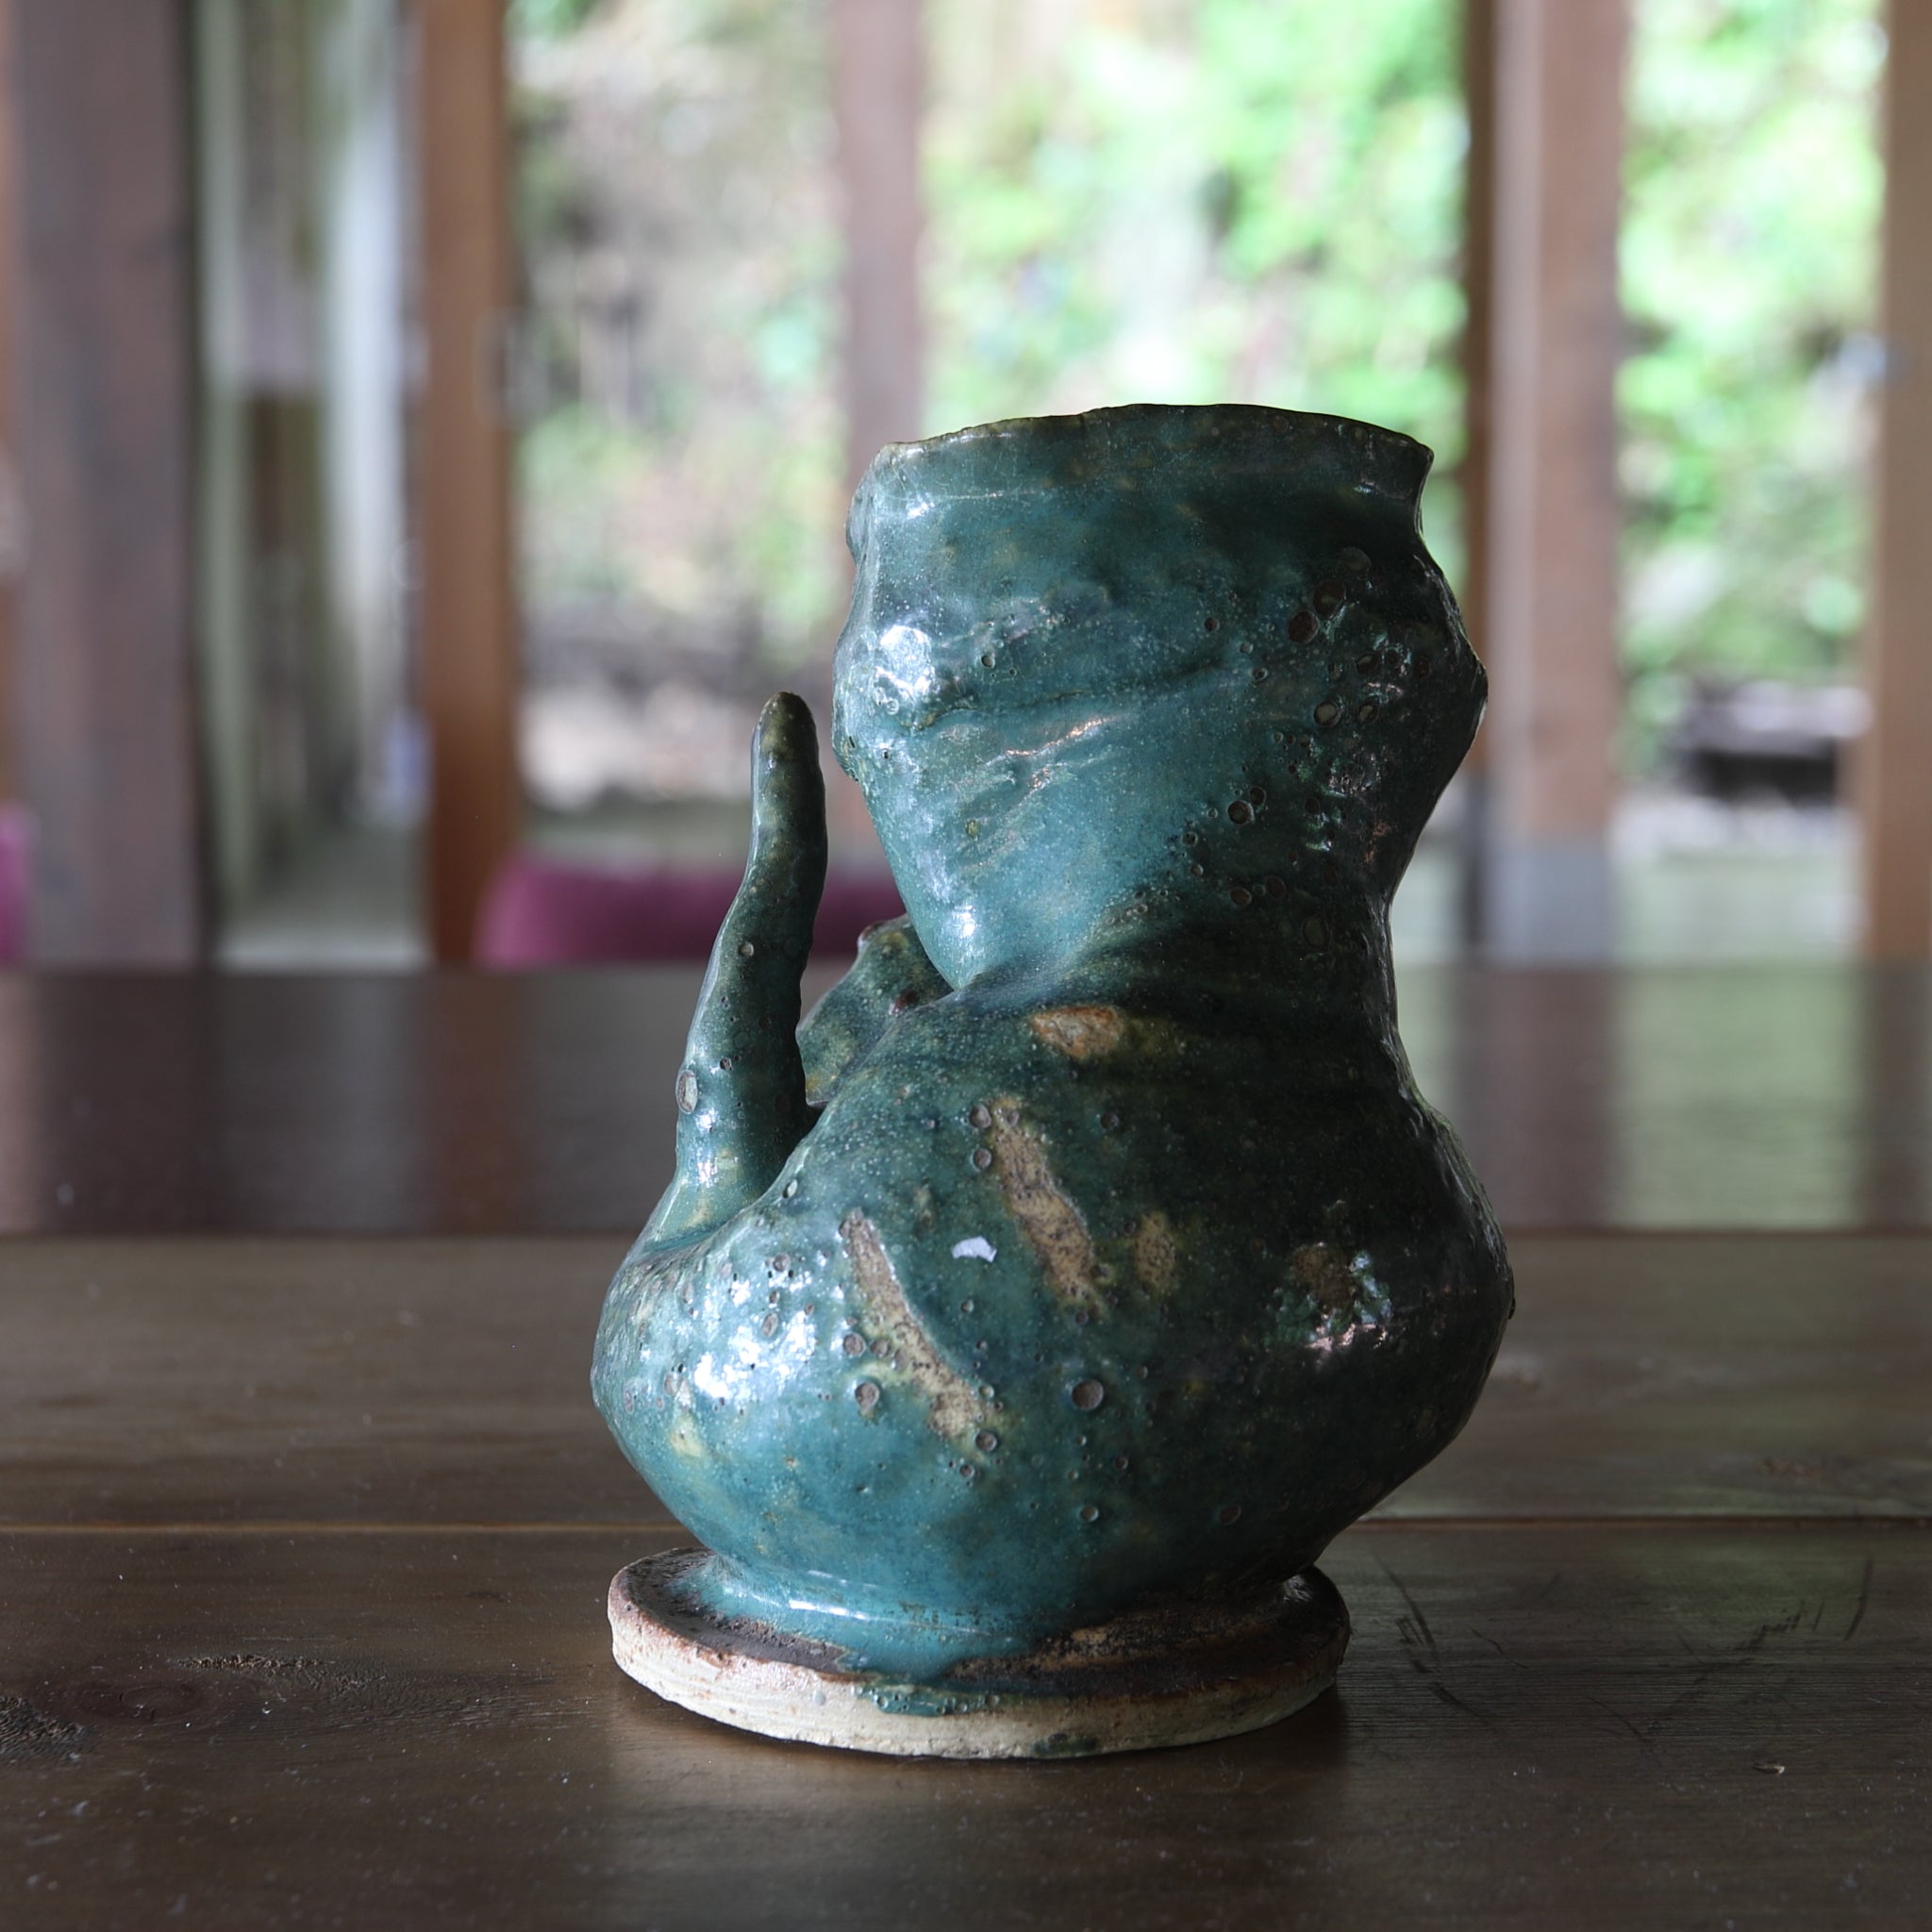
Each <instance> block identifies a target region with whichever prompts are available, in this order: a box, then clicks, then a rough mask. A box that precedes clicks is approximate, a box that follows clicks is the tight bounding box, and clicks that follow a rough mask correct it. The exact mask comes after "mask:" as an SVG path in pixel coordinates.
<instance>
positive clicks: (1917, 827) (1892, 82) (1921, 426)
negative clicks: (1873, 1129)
mask: <svg viewBox="0 0 1932 1932" xmlns="http://www.w3.org/2000/svg"><path fill="white" fill-rule="evenodd" d="M1886 24H1887V26H1888V28H1889V30H1890V51H1889V54H1888V58H1887V62H1886V76H1885V166H1886V191H1885V221H1884V227H1883V237H1884V242H1883V248H1884V288H1883V293H1882V295H1881V297H1880V323H1879V326H1880V329H1881V331H1882V333H1883V336H1884V340H1885V345H1886V381H1885V384H1884V387H1883V390H1882V391H1881V396H1880V404H1879V411H1878V464H1877V486H1878V487H1877V504H1876V512H1877V514H1876V532H1875V537H1876V541H1875V544H1874V557H1873V574H1872V582H1873V596H1872V620H1871V626H1870V629H1869V631H1868V634H1867V637H1866V641H1865V679H1866V684H1867V687H1868V689H1869V690H1870V691H1871V694H1872V725H1871V729H1870V731H1869V732H1868V733H1867V735H1866V738H1865V740H1864V742H1863V744H1862V745H1861V747H1860V749H1859V756H1858V760H1857V767H1858V773H1857V776H1858V786H1857V789H1858V805H1859V809H1860V814H1861V818H1862V824H1863V833H1864V883H1865V950H1866V951H1867V953H1869V954H1870V955H1871V956H1872V957H1873V958H1878V959H1924V958H1927V957H1928V955H1932V543H1928V542H1927V541H1926V533H1925V518H1926V508H1927V506H1928V505H1932V247H1928V245H1927V236H1928V227H1927V222H1926V218H1925V209H1926V207H1927V205H1928V198H1932V8H1927V7H1925V6H1924V4H1923V0H1891V5H1890V8H1888V17H1887V23H1886Z"/></svg>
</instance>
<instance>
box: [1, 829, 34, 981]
mask: <svg viewBox="0 0 1932 1932" xmlns="http://www.w3.org/2000/svg"><path fill="white" fill-rule="evenodd" d="M27 864H28V858H27V828H26V813H25V812H24V811H23V810H22V809H21V808H20V807H19V806H17V805H0V966H12V965H16V964H18V962H19V961H20V960H22V959H24V958H26V895H27Z"/></svg>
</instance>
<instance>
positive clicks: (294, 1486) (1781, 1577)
mask: <svg viewBox="0 0 1932 1932" xmlns="http://www.w3.org/2000/svg"><path fill="white" fill-rule="evenodd" d="M693 988H694V979H693V976H692V975H691V974H684V973H669V974H602V975H588V974H587V975H573V976H558V977H554V978H552V977H541V978H527V979H496V980H492V979H487V978H481V977H474V978H473V977H452V978H435V977H431V978H425V979H421V980H409V979H391V980H376V979H360V980H346V981H326V980H318V979H275V980H269V979H260V980H229V981H221V980H214V979H206V980H194V979H184V980H176V981H166V980H119V979H110V978H92V979H75V980H67V981H58V980H50V981H36V980H32V979H15V980H12V981H10V982H6V983H4V984H0V1194H4V1198H0V1226H4V1227H6V1228H8V1229H11V1230H13V1232H12V1233H11V1234H10V1236H8V1238H7V1239H5V1240H0V1334H4V1336H5V1338H6V1341H7V1346H6V1348H5V1349H4V1350H0V1925H6V1926H9V1927H10V1926H11V1925H13V1924H21V1925H23V1926H42V1925H45V1926H54V1927H60V1928H63V1932H64V1928H68V1927H87V1928H93V1927H111V1926H120V1925H126V1926H135V1927H146V1926H152V1925H158V1924H167V1923H172V1922H173V1921H174V1920H180V1921H182V1922H183V1923H187V1924H198V1925H229V1924H234V1925H251V1926H253V1925H262V1926H311V1925H347V1926H356V1927H361V1926H385V1925H414V1924H456V1925H507V1926H511V1925H513V1926H519V1927H524V1926H549V1925H559V1926H580V1925H588V1926H601V1925H611V1926H618V1925H622V1926H627V1927H628V1926H651V1927H663V1928H685V1927H692V1928H696V1927H712V1926H760V1927H763V1926H769V1927H790V1926H796V1925H813V1924H836V1925H838V1926H840V1927H841V1928H842V1932H852V1928H861V1932H862V1928H871V1927H879V1928H887V1927H890V1928H891V1932H905V1928H906V1927H907V1926H908V1924H924V1923H927V1922H931V1923H936V1924H956V1925H959V1926H962V1927H965V1926H970V1927H974V1928H976V1927H980V1926H989V1927H992V1926H1008V1925H1010V1926H1033V1925H1038V1926H1052V1927H1058V1926H1062V1925H1065V1926H1092V1927H1096V1928H1110V1927H1114V1926H1121V1927H1141V1926H1146V1927H1157V1926H1158V1927H1166V1926H1174V1927H1182V1926H1185V1927H1189V1928H1197V1927H1231V1928H1232V1927H1247V1926H1254V1925H1271V1926H1272V1925H1310V1926H1324V1925H1346V1926H1351V1927H1354V1926H1364V1927H1374V1926H1381V1925H1398V1924H1399V1925H1403V1926H1412V1925H1414V1924H1437V1925H1447V1926H1489V1925H1494V1924H1521V1925H1524V1926H1538V1927H1541V1926H1554V1925H1571V1924H1576V1925H1585V1926H1602V1927H1606V1928H1607V1927H1613V1926H1614V1927H1617V1928H1620V1932H1622V1928H1626V1927H1630V1926H1634V1925H1653V1924H1655V1925H1686V1926H1692V1925H1694V1926H1711V1927H1721V1926H1724V1925H1726V1924H1738V1925H1771V1924H1776V1925H1779V1926H1785V1925H1803V1926H1821V1927H1823V1926H1839V1925H1851V1924H1857V1925H1867V1924H1869V1925H1900V1926H1907V1925H1914V1926H1916V1925H1923V1924H1925V1923H1926V1922H1927V1914H1928V1910H1932V1905H1928V1901H1932V1656H1928V1646H1932V1401H1928V1391H1932V1228H1928V1227H1927V1224H1926V1213H1925V1201H1926V1190H1925V1181H1926V1153H1927V1147H1928V1141H1927V1114H1928V1111H1932V1091H1928V1080H1927V1076H1926V1062H1925V1056H1924V1039H1925V1024H1926V1020H1927V1016H1928V1008H1932V1000H1928V996H1927V994H1928V989H1927V984H1926V982H1925V981H1924V980H1923V979H1921V978H1919V977H1918V976H1916V975H1911V974H1890V975H1873V974H1859V973H1854V972H1845V973H1827V972H1764V973H1755V974H1754V973H1728V972H1727V973H1718V972H1705V973H1682V974H1630V975H1627V976H1624V977H1622V978H1618V977H1607V976H1603V975H1595V974H1490V973H1482V972H1464V973H1441V974H1426V975H1410V976H1409V978H1408V979H1407V981H1406V982H1405V1016H1406V1020H1407V1027H1408V1031H1409V1035H1410V1046H1411V1052H1412V1056H1413V1058H1415V1060H1416V1063H1417V1066H1418V1071H1419V1073H1420V1074H1421V1077H1422V1079H1423V1082H1424V1086H1425V1088H1427V1090H1428V1091H1431V1092H1432V1093H1433V1094H1434V1095H1436V1096H1437V1097H1438V1098H1439V1100H1440V1101H1441V1104H1443V1105H1444V1107H1445V1108H1447V1110H1448V1111H1450V1112H1451V1113H1452V1114H1453V1115H1455V1116H1456V1117H1457V1120H1458V1122H1459V1124H1461V1125H1462V1126H1463V1128H1464V1131H1465V1134H1466V1137H1467V1139H1468V1141H1469V1142H1470V1144H1471V1146H1472V1148H1473V1150H1474V1154H1475V1158H1476V1159H1477V1162H1478V1165H1479V1166H1480V1168H1481V1169H1482V1171H1483V1172H1484V1174H1485V1176H1486V1178H1487V1179H1488V1180H1489V1182H1490V1185H1491V1189H1492V1191H1493V1192H1494V1194H1495V1196H1496V1198H1497V1199H1498V1201H1499V1203H1500V1204H1501V1205H1502V1207H1503V1210H1504V1214H1505V1218H1506V1220H1507V1222H1508V1224H1509V1226H1510V1231H1511V1245H1512V1252H1513V1254H1514V1256H1515V1259H1516V1264H1517V1270H1518V1275H1519V1285H1520V1312H1519V1315H1518V1317H1517V1320H1516V1322H1515V1324H1513V1326H1512V1328H1511V1331H1510V1335H1509V1338H1508V1340H1507V1342H1506V1344H1505V1347H1504V1352H1503V1355H1502V1357H1500V1359H1499V1361H1498V1364H1497V1368H1496V1373H1495V1374H1494V1376H1493V1377H1492V1378H1491V1387H1490V1390H1489V1391H1488V1393H1487V1394H1486V1396H1485V1398H1484V1401H1483V1404H1482V1406H1481V1407H1480V1408H1479V1410H1478V1412H1477V1415H1476V1418H1475V1420H1474V1422H1473V1423H1472V1424H1471V1425H1470V1427H1469V1428H1468V1429H1467V1430H1466V1431H1465V1433H1464V1435H1463V1436H1462V1438H1461V1439H1460V1440H1459V1441H1457V1443H1455V1444H1454V1445H1453V1446H1452V1447H1451V1449H1450V1450H1449V1451H1448V1452H1447V1453H1446V1454H1445V1455H1444V1456H1443V1457H1441V1459H1440V1460H1439V1461H1438V1462H1437V1463H1436V1464H1435V1465H1433V1466H1432V1467H1431V1468H1430V1469H1429V1470H1427V1471H1425V1472H1424V1474H1422V1475H1421V1476H1419V1477H1418V1478H1417V1479H1416V1480H1415V1481H1414V1482H1412V1483H1411V1484H1409V1485H1408V1486H1407V1488H1405V1489H1404V1490H1403V1491H1399V1492H1398V1493H1397V1494H1396V1495H1394V1496H1393V1497H1391V1499H1390V1500H1389V1501H1388V1502H1387V1503H1386V1504H1384V1505H1383V1506H1382V1507H1380V1508H1379V1509H1378V1510H1376V1511H1375V1512H1374V1514H1373V1515H1372V1516H1371V1517H1370V1518H1368V1519H1367V1520H1365V1521H1364V1522H1363V1523H1362V1524H1358V1525H1357V1526H1356V1527H1355V1528H1354V1529H1352V1530H1350V1531H1348V1532H1347V1533H1345V1534H1344V1535H1343V1536H1342V1537H1341V1539H1340V1540H1339V1541H1337V1542H1336V1543H1335V1544H1334V1545H1333V1547H1332V1548H1331V1549H1330V1551H1329V1553H1328V1555H1327V1557H1324V1568H1326V1569H1327V1570H1328V1572H1329V1574H1331V1575H1332V1576H1333V1577H1334V1578H1335V1580H1336V1581H1337V1583H1338V1584H1339V1585H1340V1586H1341V1590H1342V1591H1343V1592H1344V1594H1345V1595H1346V1597H1347V1599H1348V1601H1349V1605H1350V1607H1351V1610H1352V1612H1353V1616H1354V1620H1355V1629H1356V1635H1355V1640H1354V1644H1353V1647H1352V1649H1351V1651H1350V1654H1349V1657H1348V1660H1347V1663H1346V1664H1345V1666H1344V1668H1343V1671H1342V1674H1341V1682H1340V1684H1339V1687H1338V1689H1337V1691H1335V1692H1334V1693H1333V1694H1331V1695H1328V1696H1325V1697H1324V1698H1322V1699H1320V1700H1319V1701H1318V1702H1317V1703H1316V1704H1315V1705H1313V1706H1311V1707H1309V1708H1308V1709H1307V1711H1305V1712H1303V1713H1301V1714H1300V1715H1298V1716H1297V1717H1295V1718H1293V1719H1291V1720H1290V1721H1289V1722H1287V1723H1285V1724H1280V1725H1277V1726H1275V1727H1274V1728H1273V1729H1271V1730H1268V1731H1264V1732H1260V1733H1257V1734H1256V1735H1254V1736H1251V1737H1247V1738H1241V1739H1235V1740H1229V1741H1227V1742H1224V1743H1221V1744H1212V1745H1204V1746H1198V1747H1194V1748H1191V1749H1189V1750H1185V1751H1174V1752H1167V1753H1158V1754H1149V1755H1143V1756H1133V1757H1122V1758H1119V1759H1111V1760H1100V1761H1095V1762H1090V1763H1060V1764H1041V1765H987V1766H961V1765H942V1764H924V1763H910V1762H904V1761H897V1760H887V1759H876V1758H868V1757H855V1756H847V1755H843V1754H836V1753H826V1752H817V1751H813V1750H810V1749H808V1748H805V1747H792V1746H785V1745H778V1744H773V1743H769V1742H766V1741H763V1740H758V1739H753V1738H747V1737H742V1736H740V1735H737V1734H735V1733H732V1732H728V1731H725V1730H724V1729H721V1728H719V1727H718V1726H715V1725H712V1724H708V1723H706V1722H704V1721H703V1720H701V1719H698V1718H695V1717H692V1716H691V1715H689V1714H687V1713H685V1712H683V1711H680V1710H677V1709H675V1708H673V1707H668V1706H665V1705H662V1704H660V1703H658V1701H656V1700H655V1699H653V1698H652V1697H651V1696H650V1695H649V1694H648V1693H647V1692H645V1691H641V1689H639V1688H638V1687H637V1686H635V1685H634V1684H632V1683H630V1682H629V1680H628V1679H626V1678H625V1677H623V1676H621V1675H620V1674H618V1673H617V1672H616V1670H615V1668H614V1666H613V1665H612V1664H611V1662H610V1660H609V1654H608V1633H607V1631H606V1627H605V1624H604V1622H603V1609H602V1597H603V1591H604V1586H605V1584H606V1583H607V1581H608V1577H609V1575H610V1574H611V1573H612V1572H613V1571H614V1570H615V1569H617V1568H618V1567H619V1566H620V1565H621V1564H622V1563H625V1562H626V1561H629V1560H631V1559H633V1558H635V1557H639V1556H641V1555H643V1554H645V1553H646V1552H647V1551H650V1550H653V1549H658V1548H661V1547H664V1546H665V1545H666V1544H667V1543H668V1542H672V1541H676V1540H678V1539H679V1538H680V1537H681V1535H682V1532H681V1531H679V1530H678V1529H677V1528H676V1526H675V1524H670V1523H669V1522H667V1521H666V1519H665V1517H664V1515H663V1512H662V1511H661V1509H660V1508H659V1507H658V1506H657V1504H656V1502H655V1500H654V1499H653V1498H652V1497H651V1496H650V1495H649V1494H648V1492H647V1491H645V1490H644V1489H643V1487H642V1486H641V1484H640V1483H639V1482H638V1481H637V1479H636V1478H635V1477H634V1476H633V1475H632V1474H630V1473H629V1471H628V1470H627V1469H626V1468H625V1465H624V1464H623V1462H622V1460H621V1458H620V1457H618V1455H617V1453H616V1451H615V1449H614V1448H613V1447H612V1446H611V1444H610V1442H609V1441H608V1438H607V1437H606V1436H605V1434H604V1432H603V1430H602V1427H601V1424H599V1423H598V1421H597V1419H596V1417H595V1415H594V1413H593V1412H592V1411H591V1407H590V1405H589V1400H588V1393H587V1390H586V1377H587V1372H588V1357H589V1349H590V1334H591V1324H592V1323H593V1321H594V1317H595V1310H596V1307H597V1304H598V1301H599V1298H600V1295H601V1292H602V1287H603V1283H604V1280H605V1279H606V1277H607V1276H608V1273H609V1270H610V1268H611V1266H612V1264H613V1263H614V1261H615V1259H616V1257H617V1256H618V1254H619V1253H620V1252H621V1251H622V1247H623V1244H624V1241H625V1238H626V1236H627V1234H628V1231H629V1228H630V1225H631V1224H633V1223H634V1222H635V1221H636V1220H638V1219H639V1218H640V1216H641V1213H642V1211H643V1210H644V1208H645V1207H647V1206H648V1202H649V1199H650V1197H651V1196H652V1195H653V1194H654V1193H655V1191H656V1190H657V1188H658V1185H659V1183H660V1182H661V1179H662V1172H663V1164H664V1161H665V1159H666V1157H667V1155H668V1149H669V1121H668V1115H669V1111H670V1109H669V1107H668V1105H667V1103H666V1096H667V1094H668V1089H669V1084H670V1075H671V1070H672V1068H673V1067H674V1066H675V1058H676V1054H677V1049H678V1043H679V1040H680V1037H681V1034H682V1030H683V1025H684V1022H685V1018H686V1014H687V1010H688V1007H689V1003H690V998H691V992H692V991H693Z"/></svg>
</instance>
